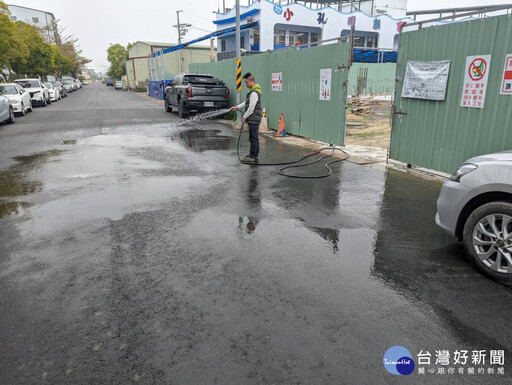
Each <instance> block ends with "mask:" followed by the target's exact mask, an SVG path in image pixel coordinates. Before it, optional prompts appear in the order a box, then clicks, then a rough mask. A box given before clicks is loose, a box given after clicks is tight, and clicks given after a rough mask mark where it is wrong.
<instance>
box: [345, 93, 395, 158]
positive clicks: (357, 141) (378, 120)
mask: <svg viewBox="0 0 512 385" xmlns="http://www.w3.org/2000/svg"><path fill="white" fill-rule="evenodd" d="M363 100H364V99H363ZM363 103H364V101H363ZM364 104H365V107H367V108H368V110H366V111H364V112H363V113H361V114H354V113H353V110H354V109H355V108H356V106H355V105H353V104H352V103H350V101H349V103H348V111H347V136H346V140H345V144H354V145H358V146H369V147H380V148H389V143H390V139H391V101H383V100H371V102H370V103H368V104H366V103H364Z"/></svg>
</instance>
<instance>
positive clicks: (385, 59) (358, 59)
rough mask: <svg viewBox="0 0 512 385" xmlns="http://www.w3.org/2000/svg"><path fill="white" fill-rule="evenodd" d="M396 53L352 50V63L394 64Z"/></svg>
mask: <svg viewBox="0 0 512 385" xmlns="http://www.w3.org/2000/svg"><path fill="white" fill-rule="evenodd" d="M397 58H398V52H397V51H379V50H377V49H359V48H354V63H396V60H397Z"/></svg>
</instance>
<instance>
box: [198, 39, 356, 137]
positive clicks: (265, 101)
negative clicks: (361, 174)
mask: <svg viewBox="0 0 512 385" xmlns="http://www.w3.org/2000/svg"><path fill="white" fill-rule="evenodd" d="M349 59H350V45H349V44H348V43H343V44H332V45H327V46H323V47H315V48H308V49H302V50H283V51H273V52H269V53H262V54H259V55H252V56H244V57H242V74H244V73H246V72H251V73H252V74H253V75H254V77H255V79H256V82H257V83H259V84H260V85H261V87H262V88H263V97H262V105H263V107H265V108H266V110H267V115H268V124H269V127H270V128H273V129H277V127H278V119H279V115H280V113H281V112H282V113H283V114H284V118H285V119H284V120H285V123H286V130H287V132H289V133H292V134H294V135H299V136H303V137H306V138H311V139H315V140H319V141H322V142H326V143H332V144H343V142H344V138H345V105H346V84H347V81H348V69H347V68H344V69H339V68H338V66H340V67H347V66H348V63H349ZM324 68H331V70H332V79H331V100H330V101H320V100H319V94H320V69H324ZM190 71H191V72H197V73H200V72H202V73H210V74H212V75H214V76H216V77H219V78H221V79H222V80H224V81H225V82H226V84H227V85H228V87H229V89H230V92H231V104H235V103H236V92H235V91H236V88H235V60H234V59H228V60H222V61H220V62H214V63H206V64H191V65H190ZM278 72H282V74H283V90H282V91H272V73H278ZM246 93H247V89H246V88H245V86H244V88H243V90H242V99H243V100H245V95H246Z"/></svg>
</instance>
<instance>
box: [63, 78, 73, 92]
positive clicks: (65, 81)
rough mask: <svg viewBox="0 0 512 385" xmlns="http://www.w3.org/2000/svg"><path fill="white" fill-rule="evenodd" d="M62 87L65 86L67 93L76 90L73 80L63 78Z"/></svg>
mask: <svg viewBox="0 0 512 385" xmlns="http://www.w3.org/2000/svg"><path fill="white" fill-rule="evenodd" d="M62 87H64V89H65V90H66V92H67V93H70V92H73V91H76V85H75V84H74V83H73V80H69V79H62Z"/></svg>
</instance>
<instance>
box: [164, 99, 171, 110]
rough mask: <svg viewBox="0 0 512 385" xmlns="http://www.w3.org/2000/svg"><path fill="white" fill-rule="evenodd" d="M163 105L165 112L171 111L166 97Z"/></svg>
mask: <svg viewBox="0 0 512 385" xmlns="http://www.w3.org/2000/svg"><path fill="white" fill-rule="evenodd" d="M164 105H165V111H166V112H172V107H171V106H170V105H169V102H168V101H167V98H165V100H164Z"/></svg>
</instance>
